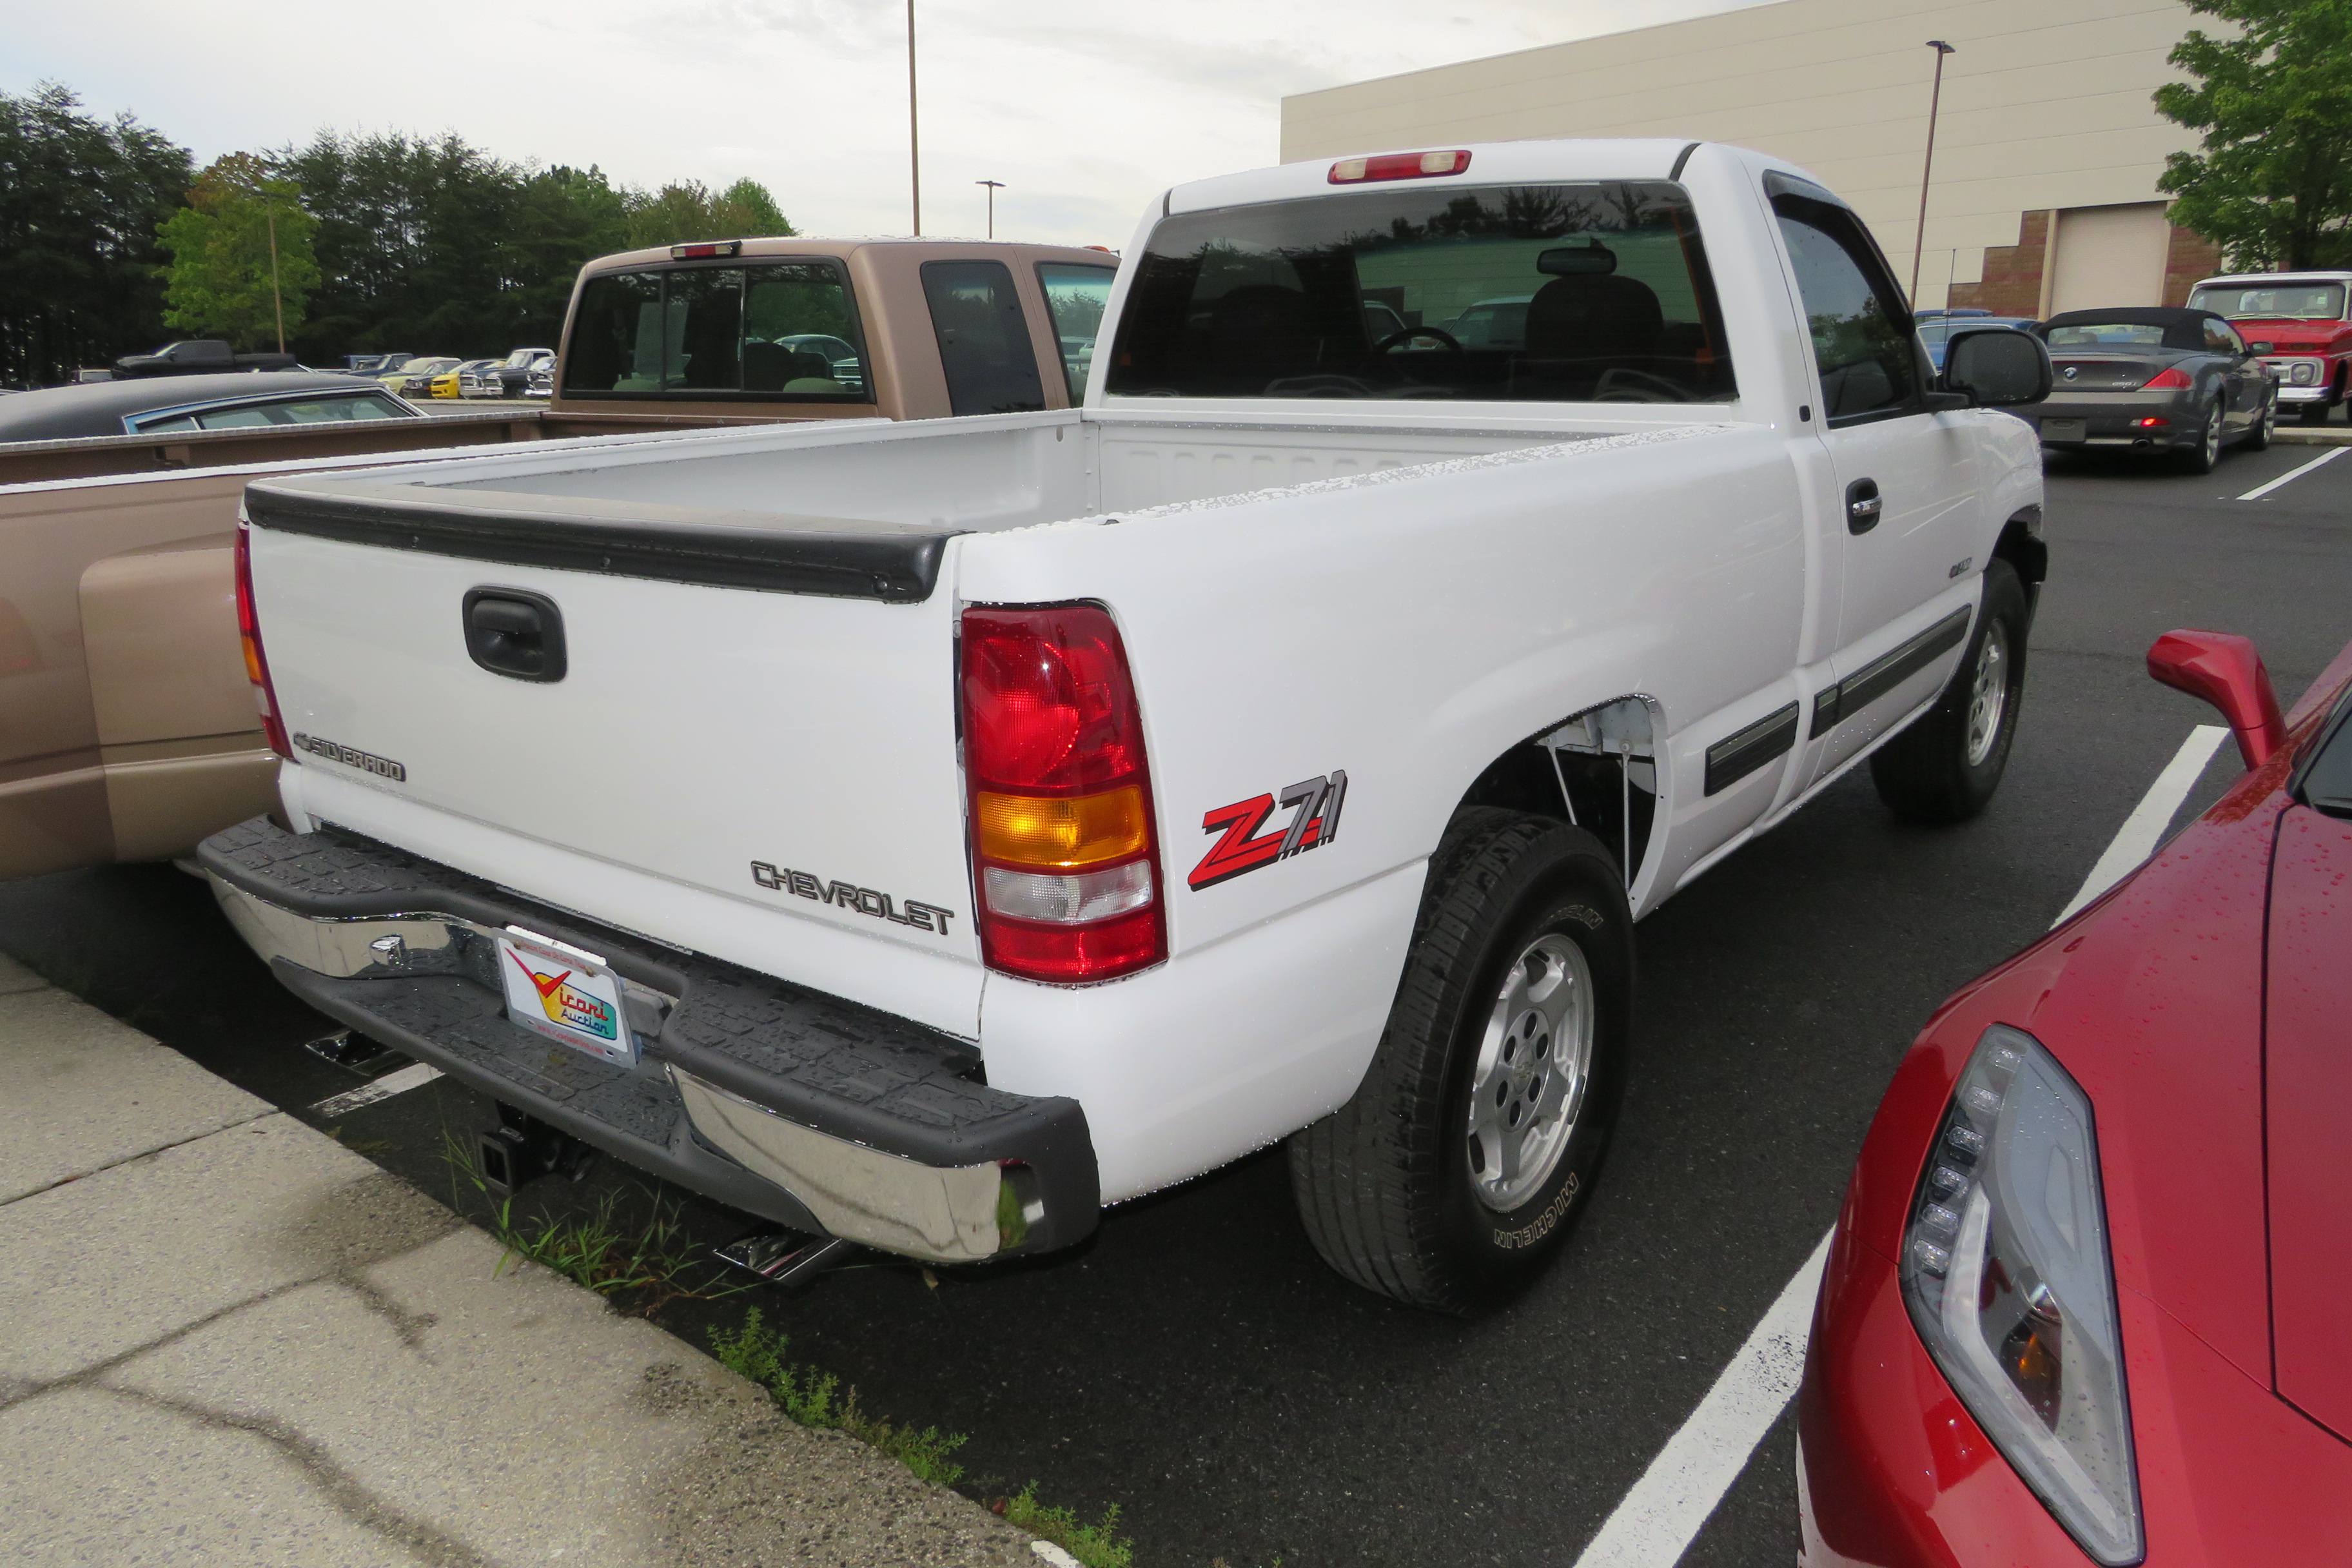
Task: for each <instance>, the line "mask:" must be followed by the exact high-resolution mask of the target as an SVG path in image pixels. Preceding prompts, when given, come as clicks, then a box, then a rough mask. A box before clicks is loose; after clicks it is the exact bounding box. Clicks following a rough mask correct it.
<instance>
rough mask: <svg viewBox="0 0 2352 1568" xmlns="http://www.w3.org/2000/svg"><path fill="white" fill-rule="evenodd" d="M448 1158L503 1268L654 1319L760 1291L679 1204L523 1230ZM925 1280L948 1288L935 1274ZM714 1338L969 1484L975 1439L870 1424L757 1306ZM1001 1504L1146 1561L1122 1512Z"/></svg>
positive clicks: (949, 1480)
mask: <svg viewBox="0 0 2352 1568" xmlns="http://www.w3.org/2000/svg"><path fill="white" fill-rule="evenodd" d="M444 1148H445V1157H446V1160H447V1162H448V1165H449V1172H450V1184H451V1188H452V1192H451V1196H452V1197H453V1198H457V1197H459V1196H460V1195H461V1189H462V1188H463V1187H471V1188H472V1189H473V1191H474V1194H476V1196H478V1198H479V1199H480V1200H481V1203H482V1205H484V1206H486V1207H487V1208H488V1220H487V1222H486V1223H487V1226H488V1230H489V1232H490V1234H491V1235H492V1236H493V1237H497V1238H498V1241H499V1245H500V1246H501V1247H505V1248H506V1255H505V1256H504V1257H502V1258H499V1268H500V1269H501V1270H503V1269H504V1268H505V1267H506V1265H507V1262H508V1260H509V1259H511V1258H527V1259H529V1260H530V1261H531V1262H533V1263H537V1264H540V1265H541V1266H543V1267H545V1268H551V1269H552V1270H554V1271H555V1272H556V1273H558V1274H561V1275H562V1276H563V1277H564V1278H565V1279H570V1280H572V1282H573V1283H574V1284H577V1285H580V1286H583V1287H584V1288H585V1289H590V1290H593V1291H594V1292H596V1294H598V1295H600V1296H603V1297H604V1298H605V1299H606V1300H614V1299H615V1298H621V1297H626V1298H629V1299H631V1300H633V1302H634V1310H635V1311H636V1313H637V1314H638V1315H640V1316H644V1317H651V1316H652V1315H653V1314H655V1313H656V1312H658V1311H659V1310H661V1309H662V1308H664V1307H666V1306H667V1305H669V1304H670V1303H672V1302H674V1301H715V1300H720V1299H721V1298H724V1297H727V1296H732V1295H735V1294H736V1293H738V1292H739V1291H742V1290H747V1289H751V1283H752V1282H750V1281H746V1282H744V1283H741V1284H735V1283H730V1282H728V1281H727V1278H726V1273H725V1270H724V1268H723V1267H722V1266H720V1265H718V1264H716V1263H708V1262H703V1261H700V1260H698V1258H697V1257H696V1254H697V1252H698V1250H699V1247H698V1244H697V1243H695V1242H693V1241H692V1240H691V1239H689V1238H688V1237H687V1235H686V1232H685V1227H684V1226H681V1225H680V1224H679V1223H678V1219H677V1205H674V1204H667V1203H665V1202H664V1201H663V1200H662V1199H660V1198H659V1197H656V1198H655V1199H654V1205H653V1217H652V1218H651V1219H649V1220H648V1221H646V1224H645V1225H644V1226H641V1227H639V1228H638V1229H637V1230H636V1231H635V1233H634V1234H632V1233H630V1232H629V1231H627V1230H625V1228H623V1226H621V1225H619V1224H618V1223H616V1217H615V1212H616V1211H615V1205H614V1200H613V1198H612V1197H611V1196H610V1195H609V1194H608V1195H607V1196H606V1197H604V1199H603V1200H602V1201H600V1202H599V1203H598V1204H597V1205H596V1206H595V1207H594V1208H593V1210H591V1211H590V1212H588V1213H587V1214H585V1215H571V1216H564V1215H541V1216H539V1217H537V1218H532V1219H524V1220H518V1219H516V1217H515V1213H514V1200H513V1199H512V1198H511V1197H507V1198H499V1199H493V1198H492V1197H491V1195H490V1188H489V1183H488V1181H486V1180H485V1179H484V1178H483V1176H482V1173H481V1168H480V1166H479V1165H478V1163H476V1161H475V1158H474V1154H473V1152H472V1150H471V1149H470V1148H469V1147H467V1144H466V1143H464V1142H462V1141H460V1140H459V1139H458V1138H457V1136H456V1135H455V1134H450V1133H445V1134H444ZM459 1206H461V1207H463V1206H465V1205H462V1204H461V1205H459ZM924 1281H925V1283H926V1284H927V1285H929V1287H930V1288H931V1289H933V1290H934V1291H936V1290H937V1289H938V1288H939V1282H938V1280H937V1279H936V1278H935V1277H933V1276H932V1275H931V1273H930V1271H929V1269H926V1270H924ZM709 1335H710V1353H711V1354H712V1355H713V1356H715V1357H716V1358H717V1359H718V1361H719V1364H720V1365H722V1366H725V1367H727V1368H728V1369H729V1370H730V1371H731V1372H734V1373H739V1374H740V1375H741V1376H743V1377H746V1378H749V1379H750V1380H751V1382H753V1383H756V1384H759V1385H760V1386H761V1388H763V1389H765V1390H767V1392H768V1395H769V1397H770V1398H772V1399H773V1400H774V1401H775V1403H776V1408H777V1409H779V1410H781V1411H782V1412H783V1413H784V1415H786V1416H787V1417H788V1418H790V1419H791V1420H793V1422H795V1423H797V1424H799V1425H800V1426H811V1427H816V1428H820V1429H824V1430H833V1431H840V1432H845V1433H847V1434H848V1435H849V1436H852V1437H855V1438H856V1439H857V1440H858V1441H860V1442H862V1443H865V1444H866V1445H868V1446H869V1447H874V1448H877V1449H879V1450H880V1451H881V1452H882V1453H884V1454H887V1455H888V1456H889V1457H890V1458H893V1459H896V1460H897V1461H898V1463H900V1464H902V1465H904V1466H906V1467H907V1468H908V1470H909V1471H910V1472H912V1473H913V1474H914V1475H915V1476H916V1477H918V1478H919V1479H922V1480H926V1481H931V1482H934V1483H936V1484H938V1485H940V1486H943V1487H951V1486H953V1485H955V1484H956V1482H958V1481H959V1480H961V1479H963V1473H964V1469H963V1466H961V1464H959V1463H957V1462H956V1459H955V1457H954V1456H955V1452H956V1450H957V1449H959V1448H961V1447H963V1446H964V1444H965V1443H966V1442H967V1441H968V1440H969V1439H968V1438H967V1437H966V1436H965V1435H964V1434H963V1433H961V1432H942V1431H940V1429H939V1428H938V1427H936V1426H926V1427H923V1428H922V1429H920V1430H917V1429H916V1428H915V1427H913V1426H900V1425H898V1423H896V1422H893V1421H888V1420H886V1419H884V1418H882V1417H880V1416H877V1415H867V1414H866V1411H865V1409H864V1408H863V1407H862V1406H861V1405H859V1403H858V1398H857V1390H856V1388H854V1387H845V1386H844V1384H842V1382H841V1380H840V1378H838V1377H836V1376H835V1375H834V1374H833V1373H829V1372H819V1371H818V1370H817V1369H815V1368H814V1367H811V1366H805V1365H803V1364H800V1363H795V1362H794V1361H793V1359H792V1358H791V1355H790V1354H789V1351H790V1349H791V1342H790V1340H789V1339H788V1338H787V1337H786V1335H785V1334H784V1333H783V1332H782V1331H781V1330H777V1329H771V1328H769V1327H768V1325H767V1321H766V1319H765V1318H764V1316H763V1315H762V1314H761V1311H760V1310H759V1309H758V1308H757V1307H754V1308H751V1310H749V1311H747V1312H745V1313H744V1314H743V1321H742V1324H741V1326H740V1327H739V1328H736V1329H733V1330H728V1329H723V1328H716V1327H714V1328H712V1329H711V1330H710V1331H709ZM990 1506H991V1508H992V1510H994V1511H995V1512H996V1513H998V1514H1001V1515H1002V1516H1003V1518H1005V1519H1006V1520H1008V1521H1011V1522H1012V1523H1013V1524H1017V1525H1019V1526H1020V1527H1021V1528H1022V1529H1024V1530H1025V1531H1028V1532H1029V1533H1030V1534H1032V1535H1034V1536H1037V1537H1039V1538H1041V1539H1043V1540H1045V1541H1050V1542H1053V1543H1054V1544H1055V1545H1056V1546H1059V1547H1061V1548H1062V1549H1063V1550H1064V1551H1065V1552H1068V1553H1069V1554H1070V1555H1071V1556H1073V1557H1075V1558H1076V1559H1077V1560H1078V1561H1079V1562H1080V1563H1084V1564H1086V1568H1131V1564H1132V1563H1134V1561H1135V1546H1134V1543H1133V1542H1130V1541H1128V1540H1126V1539H1124V1538H1123V1537H1121V1536H1120V1535H1119V1533H1118V1505H1117V1504H1116V1503H1114V1504H1112V1505H1111V1506H1110V1508H1109V1510H1108V1511H1107V1512H1105V1513H1104V1515H1103V1517H1102V1521H1101V1522H1100V1523H1098V1524H1087V1523H1083V1522H1081V1521H1079V1519H1078V1517H1077V1515H1076V1513H1075V1512H1073V1511H1072V1510H1069V1509H1066V1508H1055V1507H1051V1506H1049V1505H1047V1504H1045V1503H1041V1502H1039V1501H1038V1500H1037V1486H1036V1483H1035V1482H1034V1481H1033V1482H1031V1483H1030V1484H1029V1485H1027V1486H1025V1487H1024V1488H1022V1489H1021V1490H1020V1491H1019V1492H1018V1493H1017V1494H1016V1495H1014V1496H1013V1497H1009V1498H999V1499H997V1500H996V1501H995V1502H993V1503H992V1504H991V1505H990Z"/></svg>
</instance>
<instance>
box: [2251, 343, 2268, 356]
mask: <svg viewBox="0 0 2352 1568" xmlns="http://www.w3.org/2000/svg"><path fill="white" fill-rule="evenodd" d="M2246 352H2247V353H2258V354H2266V353H2274V352H2275V348H2274V346H2273V344H2270V343H2248V344H2247V345H2246Z"/></svg>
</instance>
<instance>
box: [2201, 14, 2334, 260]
mask: <svg viewBox="0 0 2352 1568" xmlns="http://www.w3.org/2000/svg"><path fill="white" fill-rule="evenodd" d="M2187 3H2188V5H2189V10H2191V11H2193V12H2195V13H2197V14H2198V15H2200V16H2212V17H2215V18H2216V19H2218V20H2221V21H2223V22H2226V23H2229V24H2231V26H2232V31H2231V34H2230V36H2228V37H2211V36H2210V35H2208V34H2206V33H2204V32H2202V31H2191V32H2190V33H2189V36H2188V37H2185V38H2183V39H2181V40H2180V42H2179V45H2178V46H2177V47H2174V49H2173V51H2172V55H2171V60H2172V63H2173V64H2174V65H2176V66H2179V68H2181V69H2183V70H2185V71H2187V72H2188V73H2189V75H2190V77H2191V78H2193V80H2190V81H2186V82H2170V83H2168V84H2166V85H2165V86H2163V87H2160V88H2158V89H2157V91H2156V107H2157V109H2158V110H2159V111H2160V112H2161V113H2163V114H2164V116H2165V117H2166V118H2167V119H2169V120H2173V121H2178V122H2179V123H2180V124H2182V125H2185V126H2188V127H2189V129H2191V130H2193V131H2200V132H2204V145H2203V147H2202V149H2201V150H2200V151H2199V152H2195V153H2173V154H2172V155H2171V156H2170V157H2169V158H2168V160H2167V161H2166V168H2165V171H2164V174H2163V176H2162V177H2161V178H2160V179H2158V181H2157V186H2158V189H2159V190H2163V191H2167V192H2169V193H2170V194H2171V195H2173V196H2174V197H2175V198H2176V199H2175V200H2174V202H2173V204H2172V207H2171V217H2172V221H2173V222H2174V223H2177V224H2179V225H2180V226H2182V227H2183V228H2188V229H2191V230H2194V231H2195V232H2196V233H2198V234H2201V235H2203V236H2204V237H2206V238H2208V239H2210V240H2212V241H2213V242H2215V243H2216V244H2218V245H2219V246H2221V251H2222V255H2223V258H2224V260H2225V265H2227V266H2229V267H2231V268H2240V269H2244V270H2268V269H2273V268H2310V267H2330V266H2342V265H2344V264H2345V263H2346V261H2347V260H2352V233H2347V221H2348V220H2352V0H2187Z"/></svg>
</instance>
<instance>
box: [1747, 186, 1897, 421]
mask: <svg viewBox="0 0 2352 1568" xmlns="http://www.w3.org/2000/svg"><path fill="white" fill-rule="evenodd" d="M1772 207H1773V211H1774V212H1775V213H1777V214H1778V215H1779V216H1780V237H1781V238H1782V240H1783V241H1784V242H1785V243H1786V244H1787V245H1788V247H1789V259H1790V262H1791V263H1792V264H1793V265H1794V267H1795V268H1796V274H1797V292H1798V293H1799V294H1800V295H1801V297H1802V298H1803V300H1804V303H1805V319H1806V321H1808V323H1810V325H1811V328H1812V336H1813V364H1814V367H1815V368H1816V369H1817V370H1819V371H1820V373H1821V378H1822V404H1823V405H1825V406H1824V408H1823V413H1824V415H1825V416H1827V418H1828V419H1829V421H1830V423H1832V424H1836V423H1838V422H1839V421H1841V420H1851V419H1857V418H1863V417H1869V416H1877V417H1881V418H1883V417H1885V416H1888V415H1891V414H1895V413H1901V412H1905V411H1907V410H1909V409H1912V408H1916V407H1917V406H1918V405H1919V356H1918V352H1917V349H1916V346H1915V333H1914V331H1913V330H1912V325H1911V312H1910V311H1909V310H1906V309H1905V308H1904V306H1903V302H1902V300H1903V297H1902V295H1901V294H1900V293H1898V292H1896V290H1895V283H1894V279H1890V278H1888V277H1887V276H1886V274H1885V268H1884V267H1883V266H1882V265H1881V264H1880V262H1879V259H1878V254H1877V250H1876V247H1874V246H1873V245H1872V244H1871V243H1870V238H1869V236H1868V235H1866V234H1864V232H1863V228H1862V224H1861V221H1860V220H1859V219H1857V218H1856V217H1855V216H1853V214H1852V213H1850V212H1848V211H1846V210H1845V209H1844V208H1843V207H1839V206H1832V205H1830V204H1829V203H1827V202H1817V201H1812V200H1811V199H1809V198H1807V197H1804V196H1797V195H1781V196H1776V197H1774V198H1773V202H1772Z"/></svg>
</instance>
